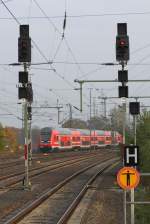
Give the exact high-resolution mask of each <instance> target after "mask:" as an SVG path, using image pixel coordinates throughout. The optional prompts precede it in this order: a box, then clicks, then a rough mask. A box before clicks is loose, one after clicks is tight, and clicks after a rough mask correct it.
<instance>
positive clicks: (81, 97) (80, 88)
mask: <svg viewBox="0 0 150 224" xmlns="http://www.w3.org/2000/svg"><path fill="white" fill-rule="evenodd" d="M82 84H83V83H82V82H80V111H81V112H82Z"/></svg>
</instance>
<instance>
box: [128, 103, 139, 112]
mask: <svg viewBox="0 0 150 224" xmlns="http://www.w3.org/2000/svg"><path fill="white" fill-rule="evenodd" d="M129 111H130V114H132V115H138V114H139V113H140V103H139V102H130V103H129Z"/></svg>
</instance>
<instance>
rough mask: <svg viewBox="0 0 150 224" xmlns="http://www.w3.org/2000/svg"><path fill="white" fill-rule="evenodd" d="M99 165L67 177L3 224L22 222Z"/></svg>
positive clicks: (88, 167)
mask: <svg viewBox="0 0 150 224" xmlns="http://www.w3.org/2000/svg"><path fill="white" fill-rule="evenodd" d="M109 160H111V161H112V160H113V162H114V160H116V159H109ZM106 161H108V158H107V159H105V160H103V161H101V162H102V163H105V162H106ZM97 165H99V162H96V163H94V164H92V165H89V166H87V167H86V168H83V169H81V170H80V171H77V172H76V173H74V174H73V175H71V176H69V177H67V178H66V179H65V180H63V181H61V182H60V183H59V184H58V185H56V186H55V187H54V188H52V189H51V190H48V191H47V192H45V193H44V194H43V195H41V196H40V197H39V198H38V199H36V200H35V201H33V202H32V203H31V204H29V205H28V206H27V207H25V208H24V209H23V210H21V211H20V212H18V213H17V214H16V215H15V216H13V217H12V218H10V219H9V220H7V221H6V222H5V224H14V223H18V222H19V221H20V220H22V219H23V218H24V217H25V216H27V215H28V214H29V213H30V212H31V211H33V210H34V209H36V208H37V207H38V206H39V205H41V204H42V203H43V202H44V201H45V200H46V199H48V198H49V197H50V196H52V195H54V194H55V193H57V191H58V190H60V189H61V188H62V187H64V186H65V185H66V184H67V183H68V182H69V181H71V180H72V179H74V178H75V177H77V176H79V175H80V174H82V173H84V172H85V171H87V170H89V169H91V168H92V167H95V166H97Z"/></svg>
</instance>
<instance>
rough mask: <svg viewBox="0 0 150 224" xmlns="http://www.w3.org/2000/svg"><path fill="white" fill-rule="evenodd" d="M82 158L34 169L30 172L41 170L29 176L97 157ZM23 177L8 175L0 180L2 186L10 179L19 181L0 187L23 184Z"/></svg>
mask: <svg viewBox="0 0 150 224" xmlns="http://www.w3.org/2000/svg"><path fill="white" fill-rule="evenodd" d="M81 157H84V158H75V159H71V160H70V159H68V160H66V161H59V162H57V163H56V164H53V165H47V166H44V167H40V168H39V167H36V168H33V169H32V170H30V172H34V171H38V170H39V172H38V173H35V174H31V173H30V175H29V176H30V177H35V176H38V175H41V174H43V173H46V172H49V171H52V170H55V169H59V168H62V167H64V166H68V165H70V164H75V163H78V162H81V161H85V160H89V159H92V158H94V157H97V155H93V156H89V155H88V156H87V157H85V155H84V156H81ZM23 175H24V172H20V173H18V174H17V175H16V174H11V175H8V176H4V177H1V178H0V184H1V182H2V181H9V179H10V182H11V179H12V178H14V177H16V178H18V179H17V180H15V179H13V181H12V182H11V183H8V184H6V185H5V186H0V187H1V188H4V187H5V188H6V187H10V186H12V185H15V184H17V183H19V182H21V181H22V179H23Z"/></svg>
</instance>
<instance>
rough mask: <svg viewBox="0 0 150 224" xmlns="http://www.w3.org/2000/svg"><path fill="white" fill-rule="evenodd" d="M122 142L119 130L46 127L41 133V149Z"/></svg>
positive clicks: (96, 145) (83, 146)
mask: <svg viewBox="0 0 150 224" xmlns="http://www.w3.org/2000/svg"><path fill="white" fill-rule="evenodd" d="M120 143H122V135H120V134H119V133H118V132H111V131H102V130H95V131H91V133H90V130H87V129H69V128H58V129H54V128H51V127H45V128H42V129H41V133H40V145H39V148H40V151H42V152H48V151H55V150H64V149H65V150H67V149H68V150H69V149H89V148H90V147H92V148H94V147H95V148H99V147H105V146H111V145H118V144H120Z"/></svg>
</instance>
